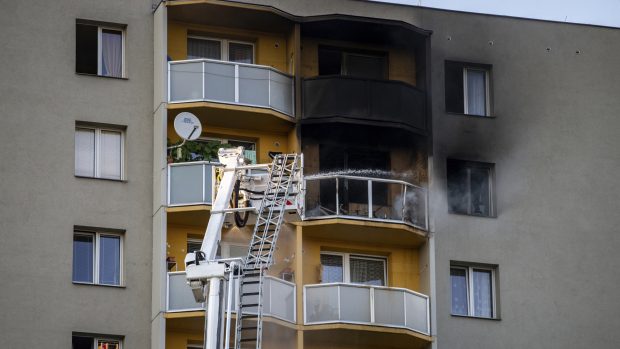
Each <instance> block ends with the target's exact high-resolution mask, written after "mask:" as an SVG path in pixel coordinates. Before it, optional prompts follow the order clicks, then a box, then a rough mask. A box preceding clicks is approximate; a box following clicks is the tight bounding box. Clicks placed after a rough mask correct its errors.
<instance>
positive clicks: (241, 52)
mask: <svg viewBox="0 0 620 349" xmlns="http://www.w3.org/2000/svg"><path fill="white" fill-rule="evenodd" d="M228 60H229V61H231V62H237V63H248V64H252V63H254V47H253V46H252V45H248V44H241V43H238V42H230V43H228Z"/></svg>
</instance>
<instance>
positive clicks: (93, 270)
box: [73, 230, 123, 286]
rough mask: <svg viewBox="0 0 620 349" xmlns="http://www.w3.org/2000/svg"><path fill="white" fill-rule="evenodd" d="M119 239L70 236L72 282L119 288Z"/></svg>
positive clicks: (86, 234) (114, 235)
mask: <svg viewBox="0 0 620 349" xmlns="http://www.w3.org/2000/svg"><path fill="white" fill-rule="evenodd" d="M122 264H123V236H122V235H121V234H118V233H108V232H96V231H87V230H76V231H75V232H74V233H73V282H76V283H87V284H96V285H113V286H120V285H121V284H122V268H121V266H122Z"/></svg>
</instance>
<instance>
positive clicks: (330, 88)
mask: <svg viewBox="0 0 620 349" xmlns="http://www.w3.org/2000/svg"><path fill="white" fill-rule="evenodd" d="M324 118H338V119H342V118H344V119H350V120H355V121H356V122H372V123H375V124H377V123H379V124H392V125H393V126H398V127H400V126H405V127H409V128H413V129H417V130H421V131H426V93H425V92H424V91H422V90H419V89H418V88H416V87H415V86H412V85H409V84H407V83H404V82H401V81H393V80H371V79H361V78H354V77H348V76H319V77H315V78H309V79H305V80H304V81H303V119H324Z"/></svg>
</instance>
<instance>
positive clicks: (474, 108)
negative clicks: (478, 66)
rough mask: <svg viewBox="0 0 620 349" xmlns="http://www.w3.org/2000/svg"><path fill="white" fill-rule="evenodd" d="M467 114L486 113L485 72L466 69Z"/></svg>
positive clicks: (483, 114)
mask: <svg viewBox="0 0 620 349" xmlns="http://www.w3.org/2000/svg"><path fill="white" fill-rule="evenodd" d="M466 97H467V114H471V115H482V116H485V115H486V72H485V71H483V70H474V69H467V96H466Z"/></svg>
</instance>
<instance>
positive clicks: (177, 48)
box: [168, 21, 294, 73]
mask: <svg viewBox="0 0 620 349" xmlns="http://www.w3.org/2000/svg"><path fill="white" fill-rule="evenodd" d="M188 33H190V34H191V35H201V36H205V37H212V38H218V39H230V40H239V41H246V42H252V43H254V45H255V53H254V54H255V58H256V64H260V65H267V66H271V67H273V68H275V69H278V70H280V71H282V72H287V73H291V72H292V71H293V70H292V68H293V67H292V65H290V64H289V62H290V61H291V60H290V55H292V54H293V51H294V50H292V49H289V46H291V44H289V40H290V38H291V36H290V33H282V34H275V33H265V32H257V31H247V30H241V29H236V28H230V27H213V26H206V25H200V24H195V23H183V22H175V21H170V22H169V23H168V56H170V58H171V59H172V60H175V61H176V60H183V59H187V35H188Z"/></svg>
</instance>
